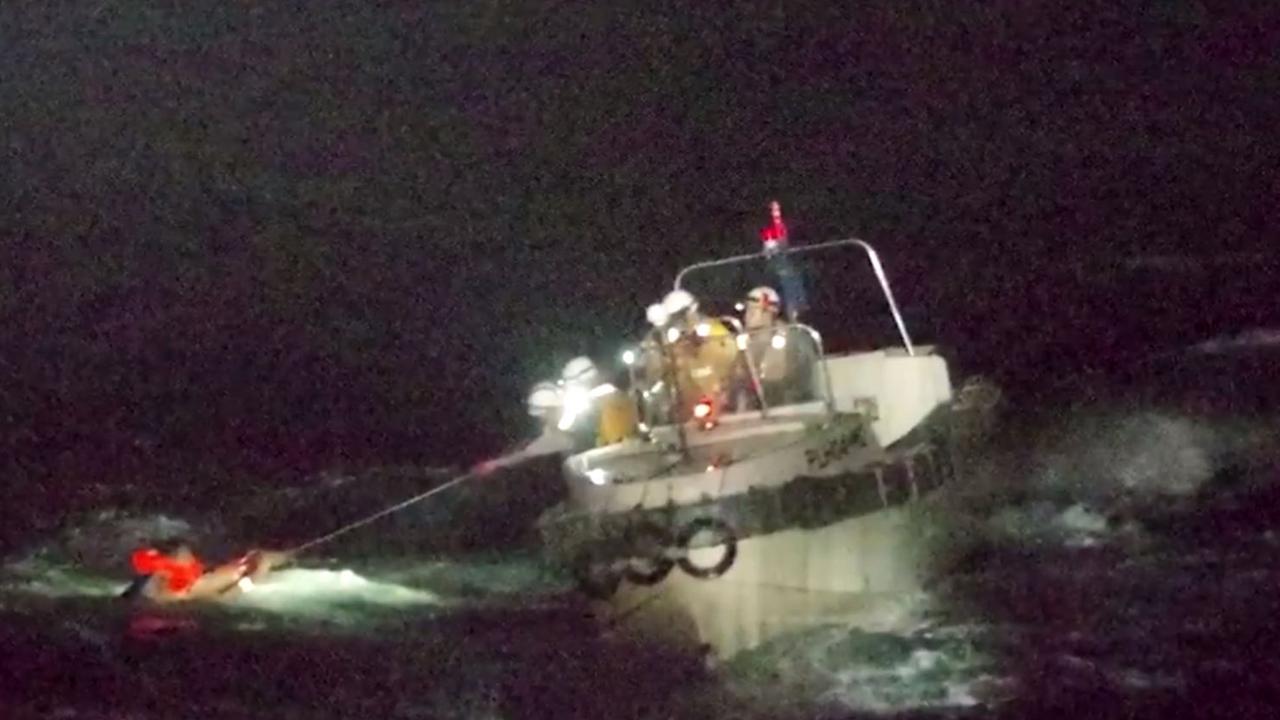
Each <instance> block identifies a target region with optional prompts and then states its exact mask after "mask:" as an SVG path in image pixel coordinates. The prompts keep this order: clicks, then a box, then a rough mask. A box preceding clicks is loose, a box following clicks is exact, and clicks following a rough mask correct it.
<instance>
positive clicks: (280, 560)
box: [121, 542, 293, 604]
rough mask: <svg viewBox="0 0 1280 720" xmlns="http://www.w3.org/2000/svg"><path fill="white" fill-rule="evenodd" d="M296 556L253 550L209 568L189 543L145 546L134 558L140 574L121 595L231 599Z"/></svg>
mask: <svg viewBox="0 0 1280 720" xmlns="http://www.w3.org/2000/svg"><path fill="white" fill-rule="evenodd" d="M292 559H293V554H292V553H289V552H281V551H272V550H252V551H250V552H249V553H247V554H245V555H244V556H243V557H240V558H237V559H235V560H233V561H231V562H228V563H224V564H222V565H218V566H216V567H213V568H210V569H206V568H205V565H204V563H203V562H201V560H200V558H199V557H197V556H196V554H195V553H194V552H193V551H192V550H191V548H190V547H189V546H188V545H187V544H186V543H182V542H177V543H171V544H169V545H167V546H165V547H162V548H156V547H148V548H142V549H140V550H136V551H134V553H133V555H132V556H131V558H130V560H131V563H132V565H133V570H134V572H135V573H136V577H135V578H134V580H133V582H132V583H130V585H129V587H128V588H126V589H125V591H124V593H122V595H121V596H122V597H125V598H129V599H145V600H149V601H151V602H155V603H162V604H169V603H179V602H191V601H201V600H204V601H224V600H230V599H232V598H234V597H236V596H237V595H238V594H240V593H241V592H244V591H245V590H247V589H250V588H252V587H253V585H254V584H255V583H258V582H261V581H262V580H263V579H265V578H266V576H267V575H268V574H269V573H270V572H271V571H272V570H273V569H275V568H277V567H279V566H281V565H284V564H286V563H288V562H290V561H291V560H292Z"/></svg>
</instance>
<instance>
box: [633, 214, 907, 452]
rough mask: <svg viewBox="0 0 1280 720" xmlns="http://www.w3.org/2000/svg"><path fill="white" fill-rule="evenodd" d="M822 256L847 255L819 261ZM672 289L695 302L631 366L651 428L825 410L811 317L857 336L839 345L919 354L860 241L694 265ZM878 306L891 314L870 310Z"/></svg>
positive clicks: (650, 339) (819, 346) (661, 328)
mask: <svg viewBox="0 0 1280 720" xmlns="http://www.w3.org/2000/svg"><path fill="white" fill-rule="evenodd" d="M821 250H835V251H844V252H837V253H835V255H837V256H838V259H837V260H836V261H834V262H833V261H831V260H828V259H825V258H824V259H822V261H821V264H820V263H819V262H817V261H818V260H819V255H821V254H822V253H819V252H815V251H821ZM850 250H852V251H854V252H853V253H850V252H848V251H850ZM858 255H864V256H865V259H866V260H865V262H866V263H868V264H869V265H870V270H871V272H870V273H868V272H867V264H863V265H862V266H861V267H855V264H854V263H852V262H851V261H850V258H854V259H856V257H857V256H858ZM841 256H842V257H841ZM859 270H860V272H858V271H859ZM788 274H791V278H788V277H787V275H788ZM796 277H798V278H800V281H799V282H800V283H803V284H806V285H808V287H802V288H800V290H801V291H803V292H804V295H805V297H804V300H805V302H802V303H796V302H795V299H796V290H797V288H796V285H795V282H794V278H796ZM851 278H856V281H855V280H851ZM868 278H871V279H872V282H870V283H868V282H867V279H868ZM789 280H790V281H791V285H790V286H788V281H789ZM676 291H677V292H680V291H687V292H690V293H692V298H691V299H692V300H693V302H694V304H693V305H692V307H691V308H690V309H689V310H686V311H682V312H680V313H679V314H677V315H675V316H674V317H671V318H669V319H667V321H666V322H663V323H662V324H660V325H658V326H655V327H654V328H653V329H652V330H651V331H650V332H649V334H648V335H647V336H646V337H645V338H644V339H643V341H642V342H641V344H640V351H639V353H638V354H637V357H636V362H634V363H633V365H632V381H633V382H632V387H633V388H634V389H635V391H636V396H637V397H636V399H637V401H638V402H639V404H640V407H641V411H642V412H641V415H642V417H643V421H644V422H645V424H647V425H649V426H650V427H656V426H660V425H670V424H684V423H687V422H706V421H708V420H711V421H714V420H715V419H719V418H725V417H728V416H731V415H733V414H736V413H744V412H753V411H759V412H761V413H762V414H764V415H768V414H769V412H770V411H771V410H777V409H778V408H782V407H787V406H796V405H804V404H807V403H814V402H821V403H824V404H825V405H826V406H827V409H828V411H830V410H831V408H832V407H833V405H834V402H833V400H834V399H833V398H832V397H831V392H830V380H829V379H828V378H827V377H826V365H825V364H824V363H822V362H820V360H821V359H822V357H823V355H824V347H823V345H824V341H823V338H822V336H821V335H819V334H818V332H817V331H816V330H814V329H813V327H811V326H810V325H809V324H808V323H809V322H810V319H811V318H812V319H814V320H821V321H825V322H823V325H824V326H828V325H830V326H833V327H835V328H837V330H839V331H841V332H842V333H844V334H843V335H841V336H840V337H841V339H842V340H845V339H846V338H848V337H853V338H855V340H854V341H853V343H848V342H842V344H856V345H865V346H867V347H869V348H875V347H884V346H885V345H888V344H893V338H896V340H897V342H898V343H900V344H901V345H902V346H903V347H904V350H905V351H906V352H907V353H908V354H914V352H915V348H914V346H913V345H912V343H911V338H910V336H909V335H908V334H907V330H906V326H905V323H904V321H903V319H902V315H901V313H900V312H899V310H898V306H897V303H896V301H895V300H894V297H893V293H892V291H891V290H890V288H889V284H888V279H887V277H886V276H885V273H884V270H883V268H882V267H881V265H880V260H879V257H878V255H877V254H876V252H875V250H874V249H873V248H871V246H870V245H868V244H866V243H864V242H862V241H861V240H856V239H850V240H838V241H834V242H831V243H824V244H821V245H813V246H801V247H797V248H793V249H791V250H788V251H784V252H775V253H769V254H765V253H760V254H754V255H742V256H736V257H731V258H725V259H723V260H712V261H708V262H703V263H698V264H695V265H692V266H689V267H687V268H685V269H684V270H682V271H681V272H680V274H679V275H678V276H677V279H676ZM859 293H860V294H859ZM762 298H765V299H767V301H766V302H761V299H762ZM797 305H800V306H801V307H797ZM824 305H825V306H827V307H822V306H824ZM832 306H834V307H835V309H834V311H833V310H831V309H830V307H832ZM851 306H852V307H854V308H857V309H858V312H850V310H849V308H850V307H851ZM876 306H879V307H881V308H887V309H888V311H889V312H872V310H873V309H874V308H875V307H876ZM730 308H732V310H730ZM731 313H734V314H731ZM797 316H798V317H797ZM869 326H874V327H871V329H870V330H869V331H868V329H867V328H868V327H869ZM886 332H888V333H892V335H891V336H890V337H886V336H885V335H886ZM886 341H888V342H886Z"/></svg>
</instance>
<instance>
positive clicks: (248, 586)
mask: <svg viewBox="0 0 1280 720" xmlns="http://www.w3.org/2000/svg"><path fill="white" fill-rule="evenodd" d="M236 587H238V588H240V590H241V592H252V591H253V587H254V585H253V578H251V577H249V576H248V575H245V576H244V577H242V578H240V579H239V580H237V581H236Z"/></svg>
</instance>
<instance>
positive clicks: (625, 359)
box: [622, 350, 636, 365]
mask: <svg viewBox="0 0 1280 720" xmlns="http://www.w3.org/2000/svg"><path fill="white" fill-rule="evenodd" d="M622 364H624V365H635V364H636V351H635V350H623V351H622Z"/></svg>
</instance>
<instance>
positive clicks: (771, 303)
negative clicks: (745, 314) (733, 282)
mask: <svg viewBox="0 0 1280 720" xmlns="http://www.w3.org/2000/svg"><path fill="white" fill-rule="evenodd" d="M747 301H748V302H754V303H760V304H762V305H765V306H766V307H772V308H773V309H774V310H777V309H778V308H779V307H781V305H782V298H781V297H779V296H778V291H777V290H774V289H773V288H771V287H768V286H767V285H761V286H760V287H756V288H752V289H751V292H749V293H747Z"/></svg>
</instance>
